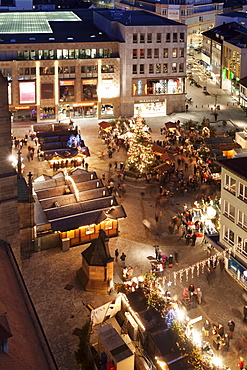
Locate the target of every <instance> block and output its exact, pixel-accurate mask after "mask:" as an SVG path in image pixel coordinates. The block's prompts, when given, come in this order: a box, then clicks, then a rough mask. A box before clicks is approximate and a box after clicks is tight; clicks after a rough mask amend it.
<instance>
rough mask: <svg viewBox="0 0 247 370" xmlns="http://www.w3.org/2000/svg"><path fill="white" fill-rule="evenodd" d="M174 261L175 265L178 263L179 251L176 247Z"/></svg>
mask: <svg viewBox="0 0 247 370" xmlns="http://www.w3.org/2000/svg"><path fill="white" fill-rule="evenodd" d="M173 254H174V261H175V265H177V264H178V251H177V250H176V249H174V253H173Z"/></svg>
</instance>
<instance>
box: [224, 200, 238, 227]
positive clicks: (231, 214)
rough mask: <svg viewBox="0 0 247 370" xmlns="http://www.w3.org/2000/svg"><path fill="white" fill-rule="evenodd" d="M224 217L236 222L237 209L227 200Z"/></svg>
mask: <svg viewBox="0 0 247 370" xmlns="http://www.w3.org/2000/svg"><path fill="white" fill-rule="evenodd" d="M224 216H226V217H227V218H229V219H230V220H231V221H233V222H234V221H235V207H234V206H233V205H232V204H231V203H229V202H227V201H226V200H225V201H224Z"/></svg>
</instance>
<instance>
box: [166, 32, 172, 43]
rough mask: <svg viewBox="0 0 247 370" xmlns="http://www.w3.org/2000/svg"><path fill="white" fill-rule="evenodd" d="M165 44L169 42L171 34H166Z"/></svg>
mask: <svg viewBox="0 0 247 370" xmlns="http://www.w3.org/2000/svg"><path fill="white" fill-rule="evenodd" d="M166 42H171V34H170V32H169V33H167V34H166Z"/></svg>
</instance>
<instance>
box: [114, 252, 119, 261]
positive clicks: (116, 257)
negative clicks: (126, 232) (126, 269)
mask: <svg viewBox="0 0 247 370" xmlns="http://www.w3.org/2000/svg"><path fill="white" fill-rule="evenodd" d="M118 256H119V252H118V249H115V260H116V262H117V261H118Z"/></svg>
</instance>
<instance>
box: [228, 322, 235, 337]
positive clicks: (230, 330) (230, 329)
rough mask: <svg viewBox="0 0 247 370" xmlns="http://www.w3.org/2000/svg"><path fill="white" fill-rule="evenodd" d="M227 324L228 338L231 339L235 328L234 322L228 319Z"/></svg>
mask: <svg viewBox="0 0 247 370" xmlns="http://www.w3.org/2000/svg"><path fill="white" fill-rule="evenodd" d="M227 325H228V336H229V339H232V338H233V332H234V329H235V322H234V321H233V320H229V321H228V324H227Z"/></svg>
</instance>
